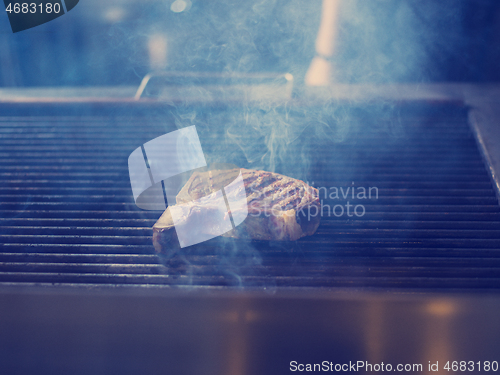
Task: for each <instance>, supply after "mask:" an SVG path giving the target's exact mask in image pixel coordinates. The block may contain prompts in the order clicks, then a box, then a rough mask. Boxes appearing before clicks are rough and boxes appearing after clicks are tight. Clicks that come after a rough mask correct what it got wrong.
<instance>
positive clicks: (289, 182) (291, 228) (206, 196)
mask: <svg viewBox="0 0 500 375" xmlns="http://www.w3.org/2000/svg"><path fill="white" fill-rule="evenodd" d="M240 171H241V174H240ZM237 176H239V177H238V178H239V179H240V181H241V179H242V184H240V185H239V188H231V186H232V184H233V183H232V181H236V180H235V177H237ZM233 185H234V184H233ZM243 188H244V190H245V192H243V194H242V191H241V190H243ZM221 189H223V191H224V194H225V195H224V199H225V202H226V206H224V205H223V208H226V207H227V204H228V202H229V207H230V210H229V211H225V212H224V209H222V210H221V204H220V202H221V199H222V198H221V197H222V195H221V193H220V192H221ZM217 193H219V196H218V197H219V198H218V202H219V203H216V201H217V198H216V194H217ZM176 203H177V204H176V205H175V206H172V207H169V208H167V210H166V211H165V212H164V213H163V215H162V216H161V217H160V218H159V219H158V221H157V222H156V224H155V225H154V226H153V244H154V247H155V249H156V251H157V252H158V253H161V254H168V253H172V252H175V251H176V250H177V249H178V248H179V240H180V238H179V239H178V238H177V233H182V229H181V228H183V227H189V230H190V231H192V232H193V233H192V235H191V233H189V236H191V237H192V236H194V237H196V236H197V235H198V234H200V233H195V232H200V231H201V232H203V231H204V232H206V233H205V234H208V235H209V236H210V233H218V234H220V233H223V232H221V230H223V229H221V228H222V227H224V228H229V229H230V230H229V231H226V233H225V234H223V235H224V236H226V237H233V238H242V239H257V240H280V241H281V240H283V241H287V240H291V241H293V240H297V239H299V238H301V237H303V236H307V235H312V234H313V233H314V232H315V231H316V229H317V228H318V226H319V222H320V216H321V215H320V213H321V212H320V209H321V208H320V203H319V197H318V191H317V189H314V188H312V187H310V186H308V185H307V184H305V183H304V182H302V181H300V180H296V179H293V178H290V177H286V176H283V175H280V174H277V173H271V172H264V171H256V170H248V169H241V170H240V169H232V170H216V171H207V172H195V173H194V174H193V175H192V176H191V178H190V179H189V180H188V181H187V183H186V184H185V185H184V187H183V188H182V190H181V191H180V192H179V194H178V195H177V197H176ZM243 211H244V212H243ZM172 212H173V213H174V215H175V220H174V219H173V217H172ZM228 213H229V214H230V215H228ZM242 213H243V215H242ZM229 216H231V217H229ZM243 219H244V220H243ZM174 221H175V225H174ZM231 223H232V226H230V225H231ZM238 224H239V225H238ZM231 228H232V229H231ZM176 229H177V233H176ZM186 233H187V232H186ZM202 234H203V233H202ZM218 234H216V235H218ZM214 236H215V235H213V236H211V237H214ZM179 237H181V235H180V234H179ZM211 237H210V238H211ZM180 245H181V246H182V247H184V245H182V241H181V244H180Z"/></svg>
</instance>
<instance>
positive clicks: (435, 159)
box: [0, 104, 500, 290]
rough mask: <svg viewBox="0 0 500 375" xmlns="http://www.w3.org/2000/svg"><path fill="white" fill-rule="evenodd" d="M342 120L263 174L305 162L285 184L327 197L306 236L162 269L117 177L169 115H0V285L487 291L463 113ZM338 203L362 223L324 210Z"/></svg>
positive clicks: (491, 271)
mask: <svg viewBox="0 0 500 375" xmlns="http://www.w3.org/2000/svg"><path fill="white" fill-rule="evenodd" d="M352 113H353V116H354V117H355V118H356V119H357V121H355V122H354V123H356V124H358V125H359V124H360V125H359V126H353V127H352V128H350V129H349V131H348V134H347V135H346V134H344V135H343V136H342V137H341V139H340V140H339V139H336V138H335V137H325V138H324V139H318V138H316V139H315V140H314V142H312V141H310V140H308V139H303V142H301V141H299V142H298V143H297V142H296V143H297V144H295V145H291V146H290V148H289V150H288V156H286V157H285V158H284V159H285V160H286V158H287V157H290V158H291V162H290V163H288V164H287V163H284V162H282V163H281V164H278V166H277V171H278V172H282V173H286V174H289V175H292V176H293V174H294V170H293V166H294V162H293V161H294V160H295V161H296V159H293V154H294V153H295V154H296V151H297V150H299V151H300V155H301V156H300V157H302V158H308V160H309V164H308V167H307V170H306V172H304V173H302V174H299V175H296V176H293V177H300V178H303V179H307V180H308V182H310V183H311V184H313V185H315V186H316V187H322V188H324V190H323V191H326V192H327V195H326V196H324V197H323V198H324V199H323V204H324V207H323V218H322V223H321V225H320V227H319V229H318V231H317V233H316V234H315V235H314V236H311V237H307V238H303V239H301V240H299V241H297V242H294V243H272V242H271V243H270V242H265V241H253V242H241V241H240V242H236V241H230V240H227V239H214V240H212V241H208V242H206V243H204V244H200V245H198V246H196V247H195V248H194V250H190V251H189V252H187V254H186V261H187V262H188V263H187V264H181V265H179V267H178V268H177V269H176V270H175V273H174V272H173V270H171V269H168V268H166V267H164V266H163V265H161V264H160V262H159V260H158V258H157V257H156V256H155V255H154V251H153V248H152V245H151V235H152V231H151V227H152V225H153V224H154V223H155V221H156V220H157V218H158V217H159V214H160V213H158V212H148V211H142V210H140V209H138V208H137V207H136V206H135V204H134V202H133V197H132V193H131V188H130V184H129V180H128V169H127V158H128V155H129V154H130V153H131V152H132V151H133V150H134V149H135V148H136V147H138V146H139V145H141V144H143V143H145V142H147V141H149V140H150V139H153V138H155V137H157V136H159V135H162V134H164V133H166V132H168V131H171V130H174V129H175V128H174V127H173V125H172V124H173V123H174V120H173V119H172V118H168V117H167V119H164V120H162V121H152V120H148V119H147V118H145V117H144V116H137V117H134V116H127V117H119V116H65V117H62V116H52V117H49V116H45V117H44V116H40V115H37V116H25V117H22V116H13V117H2V118H0V213H1V214H0V228H1V232H0V283H1V284H23V285H28V284H40V285H53V284H73V285H85V286H88V285H115V286H116V285H134V286H148V287H151V286H179V285H198V286H207V287H208V286H211V287H224V286H234V285H244V286H266V287H357V288H359V287H382V288H412V289H427V288H432V289H433V290H442V289H499V288H500V252H499V249H500V226H499V224H500V209H499V206H498V201H497V197H496V195H495V191H494V189H493V186H492V183H491V181H490V177H489V175H488V173H487V171H486V168H485V166H484V163H483V160H482V158H481V155H480V152H479V151H478V148H477V145H476V142H475V139H474V137H473V134H472V132H471V130H470V128H469V126H468V123H467V121H466V118H467V117H466V110H465V109H464V108H462V107H457V106H454V105H452V106H449V105H443V104H440V105H421V104H420V105H418V106H417V109H415V108H414V106H411V105H409V106H408V108H406V107H405V106H402V107H401V108H399V109H398V116H395V117H394V118H390V119H387V118H386V117H383V116H382V117H380V116H379V117H377V116H375V117H370V116H369V114H370V112H369V111H368V112H366V111H365V112H363V111H361V113H360V111H354V110H353V111H352ZM367 113H368V115H367ZM395 119H397V120H395ZM332 121H333V120H332ZM332 123H333V122H332ZM361 125H362V126H361ZM201 140H202V144H203V147H204V150H208V151H209V152H210V150H215V148H216V145H215V144H214V142H213V140H212V141H211V140H210V139H207V138H204V137H203V136H201ZM308 142H309V143H308ZM304 145H308V146H307V147H304ZM294 147H295V148H294ZM240 165H241V164H240ZM242 166H245V165H242ZM341 187H342V188H343V189H347V188H349V187H350V188H352V187H356V188H357V189H358V188H360V187H365V188H366V189H368V187H376V188H377V189H378V190H377V191H378V198H374V197H372V199H363V198H359V197H357V198H356V197H355V198H354V199H352V196H347V197H346V198H343V197H342V196H340V197H339V198H338V199H337V198H335V197H332V196H331V195H330V194H331V192H332V191H334V189H333V190H332V188H337V189H340V188H341ZM344 191H345V190H344ZM356 192H359V189H358V190H356ZM320 194H321V190H320ZM340 194H341V193H340ZM348 201H349V203H350V204H352V205H358V204H362V205H363V206H364V208H365V214H364V215H363V216H361V217H357V216H351V217H348V216H347V215H342V216H338V217H337V216H335V215H334V213H333V212H332V211H331V210H330V213H329V214H328V210H327V207H328V206H329V207H330V208H333V207H335V206H336V205H341V206H344V207H345V204H346V203H347V202H348ZM338 212H339V211H336V213H338ZM235 249H238V252H235Z"/></svg>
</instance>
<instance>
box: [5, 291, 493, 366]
mask: <svg viewBox="0 0 500 375" xmlns="http://www.w3.org/2000/svg"><path fill="white" fill-rule="evenodd" d="M499 308H500V302H499V301H498V299H495V298H491V297H487V296H486V297H485V296H468V297H464V296H462V297H457V296H450V295H446V296H443V295H439V294H438V295H432V296H429V295H427V296H415V295H413V296H408V295H406V296H405V295H387V294H385V295H384V294H373V293H368V294H367V293H357V294H355V295H353V294H352V293H346V292H345V291H344V292H338V293H336V294H331V293H328V294H322V293H318V291H317V290H316V291H315V292H313V291H311V290H309V293H308V294H307V295H306V294H304V293H297V294H295V293H283V291H281V292H278V293H276V294H274V295H265V294H260V293H248V292H247V293H243V292H240V293H225V292H215V293H214V292H211V293H203V292H201V291H200V290H197V291H196V292H191V293H179V291H178V292H177V293H172V291H166V290H139V291H138V290H135V291H134V290H130V289H123V288H114V289H110V290H105V291H103V290H101V291H95V290H93V291H85V290H82V289H81V288H71V289H67V288H52V289H42V290H40V288H36V289H30V288H21V287H16V288H3V289H2V291H1V292H0V332H2V335H0V360H1V363H2V365H1V368H2V372H3V373H8V374H13V373H23V374H28V373H33V374H43V375H45V374H68V373H71V374H75V375H77V374H144V373H147V374H207V375H208V374H218V375H226V374H227V375H250V374H256V375H257V374H258V375H262V374H272V375H276V374H289V373H291V371H290V368H291V362H292V361H296V363H297V364H315V363H320V364H321V363H323V361H327V362H328V363H333V364H334V365H335V364H340V365H344V364H349V362H350V361H351V362H352V363H355V364H356V363H357V361H361V362H362V363H363V364H364V363H365V362H368V363H370V364H372V365H375V364H378V365H380V364H381V363H384V364H386V365H387V364H390V365H391V366H393V371H394V370H395V369H396V366H397V365H398V364H401V365H406V364H408V365H421V366H422V367H421V370H419V369H418V368H411V369H413V371H407V372H403V373H431V372H430V371H428V366H429V363H431V364H433V365H434V364H436V362H439V371H434V372H432V373H436V374H445V373H450V372H449V371H446V370H444V369H443V367H444V366H445V364H446V362H447V361H450V366H451V362H452V361H473V362H474V363H475V366H476V367H475V369H476V371H471V372H469V373H474V374H477V373H495V372H494V371H489V372H479V371H477V366H478V365H477V362H478V361H481V364H482V363H483V361H489V362H493V361H497V363H498V359H499V354H500V353H499V348H500V339H499V336H498V332H499V330H500V321H499V319H498V309H499ZM469 366H470V364H469ZM469 368H470V367H469ZM364 370H365V369H363V368H360V369H359V371H356V373H360V374H364V373H370V374H371V373H373V371H364ZM297 372H298V371H297ZM352 372H354V371H352ZM328 373H330V372H328ZM333 373H334V372H333Z"/></svg>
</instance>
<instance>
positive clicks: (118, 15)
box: [0, 0, 500, 87]
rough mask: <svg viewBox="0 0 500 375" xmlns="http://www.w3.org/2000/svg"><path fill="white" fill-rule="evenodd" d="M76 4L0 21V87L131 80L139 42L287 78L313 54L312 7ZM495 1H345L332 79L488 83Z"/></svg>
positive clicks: (258, 1)
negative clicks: (19, 22) (21, 25)
mask: <svg viewBox="0 0 500 375" xmlns="http://www.w3.org/2000/svg"><path fill="white" fill-rule="evenodd" d="M171 3H172V0H168V1H161V0H141V1H133V0H121V1H119V0H109V1H106V2H102V1H97V0H81V1H80V3H79V4H78V6H77V7H75V8H74V9H73V10H72V11H71V12H70V13H68V14H66V15H64V16H62V17H59V18H58V19H56V20H54V21H51V22H49V23H47V24H44V25H41V26H38V27H35V28H33V29H29V30H25V31H22V32H19V33H16V34H13V33H12V31H11V29H10V25H9V23H8V18H7V14H6V13H5V14H3V15H1V16H0V86H2V87H32V86H101V85H138V84H139V82H140V80H141V78H142V77H143V76H144V75H145V74H146V73H147V72H148V71H150V70H151V69H152V68H151V65H150V58H149V53H148V47H147V45H148V41H149V40H150V38H151V36H152V35H158V34H160V35H164V36H165V37H166V40H167V45H168V58H167V64H166V66H165V69H166V70H171V71H216V72H223V71H239V72H269V71H274V72H285V71H288V72H292V73H293V74H294V75H295V77H296V78H298V79H297V81H300V80H301V79H302V77H303V75H304V74H305V71H306V70H307V67H308V65H309V63H310V61H311V59H312V57H313V56H314V41H315V38H316V33H317V30H318V27H319V20H320V14H321V1H319V0H311V1H307V2H304V1H297V0H291V1H290V0H289V1H284V0H270V1H262V0H254V1H247V2H236V1H235V0H233V1H228V0H215V1H210V2H208V1H201V0H192V4H191V7H190V9H189V10H187V11H185V12H181V13H174V12H172V11H171V10H170V6H171ZM499 59H500V1H497V0H474V1H466V0H444V1H443V0H442V1H430V0H418V1H417V0H373V1H371V0H370V1H364V0H344V3H343V4H342V11H341V16H340V23H339V39H338V48H337V54H336V55H335V57H334V63H335V65H336V69H337V75H336V77H337V80H338V81H340V82H374V83H387V82H443V81H447V82H496V81H498V80H499V79H500V69H499V68H498V61H499Z"/></svg>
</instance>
